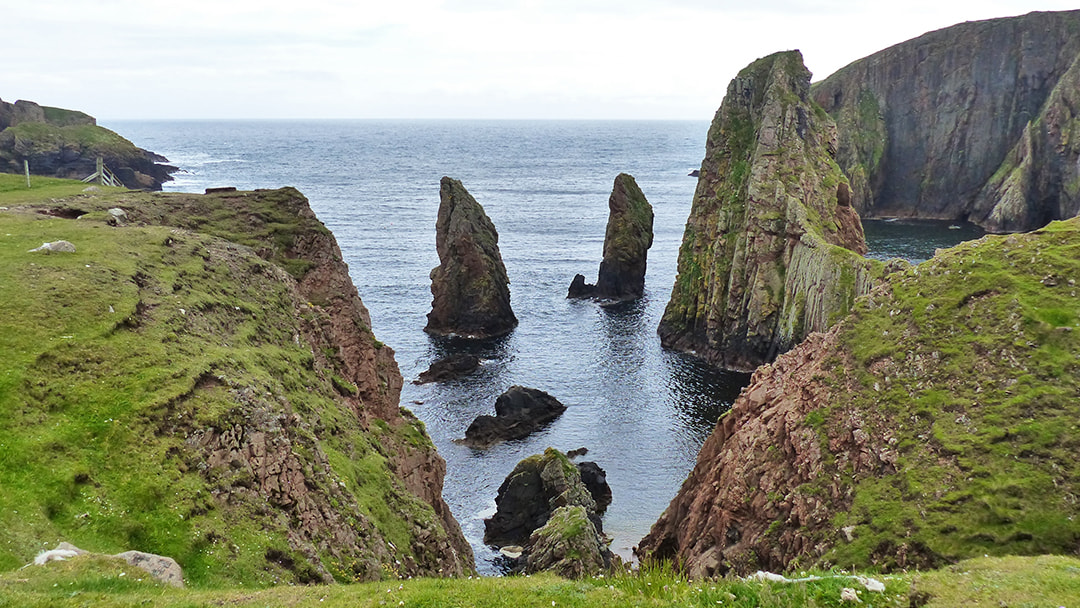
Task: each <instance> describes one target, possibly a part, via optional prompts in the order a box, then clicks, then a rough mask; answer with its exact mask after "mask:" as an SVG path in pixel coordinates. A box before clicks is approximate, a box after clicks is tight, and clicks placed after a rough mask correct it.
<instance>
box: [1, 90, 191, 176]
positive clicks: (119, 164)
mask: <svg viewBox="0 0 1080 608" xmlns="http://www.w3.org/2000/svg"><path fill="white" fill-rule="evenodd" d="M98 157H101V158H102V159H103V162H104V164H105V167H106V168H107V169H108V170H110V171H112V173H113V174H115V175H116V177H117V178H118V179H119V180H120V181H121V182H122V183H123V184H124V186H126V187H128V188H131V189H133V190H161V184H162V183H164V182H167V181H171V180H172V176H171V174H172V173H175V172H176V171H177V170H178V169H177V168H176V167H173V166H170V165H167V164H164V163H166V162H168V159H167V158H165V157H164V156H161V155H160V154H155V153H153V152H149V151H147V150H143V149H142V148H139V147H137V146H135V145H134V144H132V143H131V142H130V141H128V140H126V139H124V138H123V137H121V136H120V135H118V134H116V133H114V132H113V131H110V130H109V129H106V128H104V127H100V126H98V125H97V121H96V120H95V119H94V117H93V116H90V115H88V114H84V113H83V112H78V111H76V110H65V109H62V108H52V107H48V106H40V105H38V104H36V103H34V102H32V101H24V100H19V101H16V102H15V103H8V102H6V101H3V100H0V172H4V173H22V172H23V171H24V167H23V161H27V162H28V163H29V167H30V173H31V174H33V175H47V176H52V177H62V178H70V179H83V178H85V177H87V176H89V175H91V174H93V173H94V172H95V171H96V170H97V158H98Z"/></svg>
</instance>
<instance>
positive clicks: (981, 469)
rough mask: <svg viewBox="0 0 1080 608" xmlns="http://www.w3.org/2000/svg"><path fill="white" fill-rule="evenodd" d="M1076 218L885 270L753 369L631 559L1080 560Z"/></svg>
mask: <svg viewBox="0 0 1080 608" xmlns="http://www.w3.org/2000/svg"><path fill="white" fill-rule="evenodd" d="M1078 276H1080V219H1073V220H1070V221H1069V222H1066V223H1053V224H1050V225H1049V226H1047V227H1046V228H1045V229H1043V230H1040V231H1036V232H1034V233H1030V234H1025V235H1013V236H1008V237H1003V236H991V237H985V238H983V239H981V240H980V241H977V242H972V243H965V244H963V245H960V246H958V247H956V248H953V249H950V250H947V251H944V252H941V253H939V254H938V255H937V256H935V257H934V258H933V259H932V260H930V261H928V262H925V263H924V264H920V265H919V266H916V267H911V268H908V269H907V270H904V271H898V272H895V273H893V274H890V275H889V276H888V277H887V283H886V284H884V285H882V286H880V287H878V288H876V289H875V290H874V291H873V292H872V293H871V294H869V295H868V296H867V297H866V298H863V299H861V300H860V302H859V304H858V305H857V307H856V309H855V311H854V312H853V313H852V314H851V315H850V316H849V317H848V318H847V319H845V320H844V321H843V322H841V323H840V324H839V325H837V326H836V327H834V328H833V329H831V330H830V331H829V332H827V333H824V334H813V335H812V336H810V337H809V338H807V340H806V341H805V342H803V343H802V344H800V345H799V346H798V347H797V348H795V349H793V350H792V351H790V352H789V353H787V354H785V355H782V356H781V357H779V358H778V359H777V360H776V362H775V363H773V364H770V365H764V366H762V367H760V368H759V369H758V370H757V371H756V372H755V373H754V375H753V378H752V379H751V382H750V385H749V386H748V387H746V389H744V390H743V392H742V394H741V395H740V396H739V398H738V399H737V400H736V402H735V404H734V405H733V407H732V409H731V411H730V412H729V413H727V414H726V415H724V416H723V417H722V418H721V419H720V421H719V422H718V423H717V426H716V429H715V430H714V431H713V433H712V435H711V436H710V437H709V438H708V439H707V440H706V442H705V444H704V446H703V447H702V449H701V452H700V454H699V455H698V461H697V464H696V465H695V466H694V469H693V470H692V472H691V473H690V475H689V477H688V478H687V480H686V481H685V482H684V483H683V486H682V488H681V489H680V490H679V493H678V495H677V496H676V497H675V499H674V500H672V502H671V504H670V505H669V506H668V508H667V509H666V510H665V512H664V514H663V515H662V516H661V518H660V520H659V521H657V523H656V524H655V525H654V526H653V528H652V530H651V532H650V533H649V535H648V536H647V537H646V538H645V539H644V540H642V542H641V544H640V547H639V550H638V552H639V555H640V556H641V557H644V558H645V559H655V558H659V559H668V560H674V561H677V562H678V563H680V564H683V565H684V566H685V567H686V568H687V569H688V571H689V573H690V574H691V575H692V576H694V577H707V576H717V575H721V574H725V573H728V572H733V573H739V574H746V573H750V572H753V571H755V570H758V569H764V570H770V571H774V572H780V571H789V570H797V569H808V568H810V567H822V568H828V567H830V566H842V567H852V566H854V567H856V568H859V569H862V568H880V569H884V570H896V569H903V568H907V569H910V568H920V569H926V568H934V567H939V566H941V565H942V564H944V563H948V562H953V561H957V560H960V559H964V558H968V557H973V556H982V555H983V554H992V555H1013V554H1043V553H1064V554H1072V555H1075V554H1077V552H1078V548H1077V545H1076V538H1078V535H1080V517H1077V515H1078V511H1077V506H1076V501H1075V499H1074V497H1075V496H1076V495H1077V494H1076V492H1077V491H1078V490H1080V479H1078V478H1077V476H1076V475H1074V474H1072V471H1073V470H1074V469H1075V467H1074V466H1073V461H1074V460H1075V450H1076V449H1077V447H1078V446H1080V432H1078V431H1077V427H1076V419H1077V416H1078V415H1080V405H1078V404H1080V362H1078V360H1077V357H1076V353H1077V352H1080V331H1078V329H1080V312H1078V311H1080V305H1078V303H1080V287H1078V286H1077V280H1078V278H1077V277H1078Z"/></svg>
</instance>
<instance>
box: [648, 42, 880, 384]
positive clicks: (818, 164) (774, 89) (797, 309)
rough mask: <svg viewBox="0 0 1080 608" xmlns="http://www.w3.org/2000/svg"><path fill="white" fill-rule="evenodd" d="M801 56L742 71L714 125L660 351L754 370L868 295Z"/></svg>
mask: <svg viewBox="0 0 1080 608" xmlns="http://www.w3.org/2000/svg"><path fill="white" fill-rule="evenodd" d="M809 90H810V72H809V71H808V70H807V69H806V67H805V66H804V65H803V63H802V55H801V54H800V53H799V52H798V51H789V52H784V53H777V54H774V55H770V56H769V57H765V58H764V59H759V60H757V61H755V62H754V63H753V64H751V65H750V66H748V67H747V68H745V69H743V70H742V71H741V72H739V75H738V76H737V77H736V78H735V79H733V80H732V81H731V84H729V85H728V90H727V94H726V96H725V97H724V101H723V103H722V104H721V106H720V109H719V110H718V111H717V113H716V117H715V118H714V119H713V123H712V126H711V128H710V129H709V136H708V141H707V143H706V149H705V159H704V160H703V161H702V164H701V170H700V175H699V178H698V185H697V190H696V191H695V193H694V202H693V206H692V208H691V211H690V218H689V219H688V220H687V223H686V232H685V234H684V236H683V243H682V248H681V249H680V251H679V274H678V277H677V278H676V280H675V286H674V288H673V289H672V293H671V300H670V302H669V303H668V305H667V308H666V309H665V311H664V317H663V319H662V320H661V323H660V327H659V330H658V333H659V334H660V337H661V340H662V342H663V344H664V346H666V347H668V348H674V349H677V350H683V351H689V352H692V353H695V354H697V355H698V356H700V357H702V358H704V359H706V360H708V361H710V362H712V363H714V364H716V365H719V366H721V367H725V368H728V369H734V370H742V371H748V370H752V369H754V368H755V367H757V366H758V365H760V364H761V363H763V362H766V361H770V360H772V359H773V358H775V357H776V355H778V354H779V353H782V352H784V351H786V350H788V349H790V348H791V347H792V346H794V345H795V344H797V343H798V342H799V341H800V340H802V339H803V337H805V336H806V335H807V334H809V333H810V332H813V331H821V330H824V329H826V328H827V327H829V326H830V325H831V324H832V323H834V322H835V321H836V320H837V319H839V318H841V317H843V316H844V315H845V314H846V313H847V311H848V310H850V308H851V306H852V305H853V303H854V300H855V298H856V297H857V296H858V295H861V294H864V293H866V292H867V291H868V290H869V288H870V286H871V283H872V276H873V275H874V273H875V272H876V270H875V268H876V263H875V262H872V261H869V260H866V259H864V258H863V257H862V256H861V255H860V254H862V253H864V252H865V251H866V243H865V240H864V237H863V232H862V224H861V223H860V221H859V216H858V214H857V213H856V212H855V211H854V209H852V208H851V207H850V206H849V202H850V190H849V186H848V183H847V179H846V178H845V177H844V175H843V173H842V172H841V171H840V168H839V167H838V166H837V164H836V162H835V161H834V160H833V158H832V152H833V150H835V149H836V148H835V146H836V127H835V124H834V123H833V122H832V120H831V119H830V118H829V116H828V115H827V114H825V113H824V112H822V111H821V110H820V108H818V107H816V106H815V105H814V104H813V103H812V102H811V101H810V99H809Z"/></svg>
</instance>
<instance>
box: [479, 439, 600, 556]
mask: <svg viewBox="0 0 1080 608" xmlns="http://www.w3.org/2000/svg"><path fill="white" fill-rule="evenodd" d="M495 504H496V512H495V515H494V516H492V517H491V518H490V519H486V520H484V542H485V543H487V544H489V545H495V546H500V547H501V546H507V545H512V546H515V547H514V549H515V550H516V549H518V547H517V545H520V546H521V547H522V552H523V554H524V560H525V563H524V566H523V568H524V570H525V571H527V572H539V571H542V570H555V571H556V572H558V573H559V574H561V575H563V576H571V577H580V576H585V575H588V574H596V573H598V572H600V571H601V570H604V569H607V568H608V567H610V565H611V562H612V554H611V551H610V549H608V546H607V545H608V541H607V539H606V537H604V536H603V525H602V523H601V521H600V513H599V511H598V510H597V507H596V502H595V501H594V500H593V498H592V496H591V494H590V493H589V490H588V489H587V488H586V487H585V484H584V483H582V481H581V473H580V472H579V471H578V467H576V466H574V464H573V463H571V462H570V461H569V460H568V459H567V458H566V456H565V455H563V454H562V453H561V452H559V451H558V450H555V449H552V448H548V449H547V450H545V451H544V453H543V454H542V455H541V454H537V455H534V456H530V457H528V458H526V459H525V460H522V461H521V462H519V463H518V464H517V466H516V467H514V470H513V471H512V472H511V473H510V475H508V476H507V477H506V480H505V481H503V483H502V485H501V486H500V487H499V492H498V495H497V496H496V498H495ZM515 552H516V551H515Z"/></svg>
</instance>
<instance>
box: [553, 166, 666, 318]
mask: <svg viewBox="0 0 1080 608" xmlns="http://www.w3.org/2000/svg"><path fill="white" fill-rule="evenodd" d="M652 242H653V210H652V205H650V204H649V201H648V200H646V198H645V194H644V193H643V192H642V191H641V188H639V187H638V185H637V182H636V181H635V180H634V177H633V176H631V175H628V174H626V173H620V174H619V175H617V176H616V177H615V184H614V185H613V186H612V188H611V196H610V197H608V222H607V228H606V230H605V231H604V258H603V259H602V260H601V261H600V272H599V273H598V275H597V281H596V285H587V284H586V283H585V277H584V276H582V275H577V276H575V277H574V282H573V284H572V285H571V286H570V291H569V294H568V295H567V297H571V298H589V297H592V298H599V299H602V300H616V301H622V300H635V299H637V298H640V297H641V296H643V295H644V294H645V270H646V267H647V265H648V255H649V247H652ZM578 277H581V278H580V279H579V278H578Z"/></svg>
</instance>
